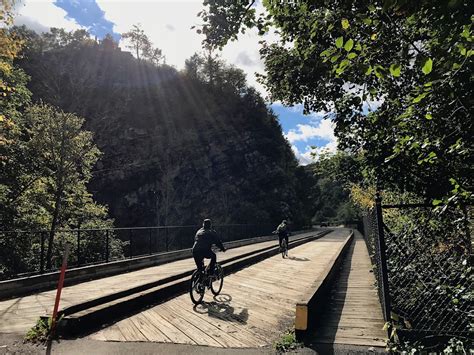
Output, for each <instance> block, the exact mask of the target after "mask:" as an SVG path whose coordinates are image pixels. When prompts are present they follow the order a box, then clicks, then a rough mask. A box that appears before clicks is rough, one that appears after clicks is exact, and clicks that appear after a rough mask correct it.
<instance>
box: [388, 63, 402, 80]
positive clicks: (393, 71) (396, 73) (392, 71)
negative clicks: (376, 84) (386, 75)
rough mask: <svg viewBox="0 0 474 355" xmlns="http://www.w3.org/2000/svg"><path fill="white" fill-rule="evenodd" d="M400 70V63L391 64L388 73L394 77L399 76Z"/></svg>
mask: <svg viewBox="0 0 474 355" xmlns="http://www.w3.org/2000/svg"><path fill="white" fill-rule="evenodd" d="M400 72H401V66H400V64H392V65H391V66H390V74H392V76H394V77H399V76H400Z"/></svg>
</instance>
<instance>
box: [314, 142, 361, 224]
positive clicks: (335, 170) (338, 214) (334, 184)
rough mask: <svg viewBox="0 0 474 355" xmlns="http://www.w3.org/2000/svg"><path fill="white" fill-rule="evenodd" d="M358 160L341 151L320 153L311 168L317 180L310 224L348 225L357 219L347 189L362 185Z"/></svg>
mask: <svg viewBox="0 0 474 355" xmlns="http://www.w3.org/2000/svg"><path fill="white" fill-rule="evenodd" d="M361 161H362V158H361V157H360V156H356V155H354V154H348V153H345V152H343V151H337V152H336V153H330V152H325V151H323V152H320V153H319V156H318V160H317V161H316V162H315V163H314V164H312V165H311V169H312V170H313V172H314V174H315V178H316V179H317V190H318V193H317V194H315V196H314V209H315V210H316V213H315V215H314V217H313V220H314V222H316V223H320V222H333V223H335V222H338V223H341V222H349V221H355V220H358V219H359V216H360V210H359V209H358V208H357V204H354V201H351V199H350V193H349V192H350V189H351V186H352V185H354V184H361V183H362V181H364V178H363V174H362V165H361Z"/></svg>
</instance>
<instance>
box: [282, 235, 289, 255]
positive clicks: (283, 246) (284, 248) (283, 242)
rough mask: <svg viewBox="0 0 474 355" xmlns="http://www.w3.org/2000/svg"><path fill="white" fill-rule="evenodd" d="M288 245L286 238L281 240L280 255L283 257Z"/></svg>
mask: <svg viewBox="0 0 474 355" xmlns="http://www.w3.org/2000/svg"><path fill="white" fill-rule="evenodd" d="M287 250H288V246H287V245H286V240H285V239H283V240H282V241H281V257H282V258H283V259H284V258H285V255H286V254H287Z"/></svg>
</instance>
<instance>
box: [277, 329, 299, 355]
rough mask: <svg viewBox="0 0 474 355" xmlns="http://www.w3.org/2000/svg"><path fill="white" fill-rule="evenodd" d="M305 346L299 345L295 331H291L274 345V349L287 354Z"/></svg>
mask: <svg viewBox="0 0 474 355" xmlns="http://www.w3.org/2000/svg"><path fill="white" fill-rule="evenodd" d="M302 346H303V344H302V343H299V342H298V341H297V340H296V335H295V330H294V329H291V330H288V331H287V332H286V333H285V334H283V335H282V336H281V337H280V339H279V340H278V341H276V342H275V343H274V344H273V347H274V348H275V350H276V351H278V352H287V351H292V350H295V349H297V348H300V347H302Z"/></svg>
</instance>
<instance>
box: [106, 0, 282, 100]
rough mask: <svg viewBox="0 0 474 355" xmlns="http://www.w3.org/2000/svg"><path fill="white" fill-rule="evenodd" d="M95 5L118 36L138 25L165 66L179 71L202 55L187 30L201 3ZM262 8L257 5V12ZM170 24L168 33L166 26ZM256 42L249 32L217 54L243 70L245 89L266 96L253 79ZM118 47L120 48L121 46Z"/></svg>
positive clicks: (115, 0) (257, 63)
mask: <svg viewBox="0 0 474 355" xmlns="http://www.w3.org/2000/svg"><path fill="white" fill-rule="evenodd" d="M97 3H98V5H99V6H100V8H101V9H102V10H103V11H104V12H105V17H106V18H107V19H108V20H109V21H112V22H113V23H115V27H114V31H116V32H118V33H124V32H127V31H128V30H129V29H130V28H131V27H132V25H134V24H137V23H140V24H141V26H142V28H143V30H144V31H145V33H146V34H147V35H148V37H149V38H150V40H151V41H152V42H153V44H154V45H155V46H156V47H158V48H160V49H162V50H163V54H164V55H165V56H166V62H167V64H170V65H173V66H175V67H176V68H178V69H182V68H183V67H184V61H185V60H186V59H187V58H189V57H190V56H192V55H193V54H194V53H196V52H200V51H202V47H201V41H202V40H203V38H204V37H203V36H202V35H199V34H197V33H196V30H195V29H191V27H192V26H196V25H200V24H201V23H202V20H201V19H200V18H199V17H197V13H198V12H199V11H201V10H202V0H195V1H192V0H188V1H184V0H182V1H171V0H168V1H164V0H162V1H151V0H148V1H147V0H138V1H131V0H128V1H119V0H97ZM262 8H263V7H262V6H261V5H260V4H259V6H257V11H260V10H261V9H262ZM170 23H171V24H172V26H173V30H172V31H171V30H170V28H169V26H168V25H167V24H170ZM274 37H275V35H274V34H270V35H268V36H267V38H268V39H269V40H272V39H273V38H274ZM260 40H261V38H260V37H259V36H258V33H257V30H256V29H252V30H249V31H247V32H246V33H245V34H243V35H242V34H241V35H240V36H239V40H238V41H235V42H229V43H228V44H227V45H226V46H225V47H224V49H223V51H222V52H220V54H221V55H222V57H223V58H224V59H225V60H226V61H227V62H228V63H230V64H234V65H236V66H238V67H240V68H241V69H242V70H244V72H245V73H246V74H247V81H248V83H249V85H252V86H254V87H255V88H256V89H257V90H259V91H260V92H261V93H262V94H263V95H264V96H266V94H267V93H266V91H265V89H264V87H263V86H262V85H260V84H259V83H258V82H257V80H256V76H255V72H263V63H262V61H261V59H260V53H259V48H260V44H259V43H258V42H259V41H260ZM120 45H121V46H122V47H124V45H125V43H121V44H120ZM243 61H244V62H245V63H243ZM242 64H244V65H242Z"/></svg>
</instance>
